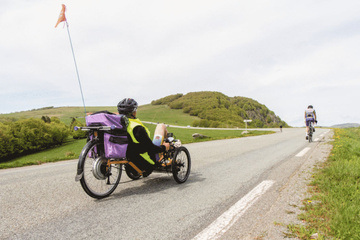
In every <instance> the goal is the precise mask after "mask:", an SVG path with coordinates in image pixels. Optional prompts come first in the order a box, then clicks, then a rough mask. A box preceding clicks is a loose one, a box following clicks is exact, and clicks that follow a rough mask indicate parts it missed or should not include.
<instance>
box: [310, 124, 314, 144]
mask: <svg viewBox="0 0 360 240" xmlns="http://www.w3.org/2000/svg"><path fill="white" fill-rule="evenodd" d="M312 128H313V127H312V124H311V123H310V124H309V143H311V142H312V134H313V131H312Z"/></svg>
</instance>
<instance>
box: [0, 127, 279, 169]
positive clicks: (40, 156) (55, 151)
mask: <svg viewBox="0 0 360 240" xmlns="http://www.w3.org/2000/svg"><path fill="white" fill-rule="evenodd" d="M145 125H146V126H147V127H148V128H149V130H150V132H151V133H153V132H154V131H155V127H156V125H153V124H145ZM168 131H169V132H172V133H174V135H175V136H176V138H177V139H180V140H181V142H182V143H183V144H186V143H194V142H203V141H212V140H219V139H229V138H239V137H245V136H257V135H264V134H271V133H274V132H272V131H249V133H248V134H245V135H243V134H242V130H208V129H199V130H197V129H187V128H173V127H170V128H168ZM194 133H200V134H202V135H206V136H208V138H203V139H193V137H192V134H194ZM85 144H86V139H82V140H73V139H69V141H68V142H66V143H64V144H63V145H61V146H60V147H56V148H52V149H47V150H44V151H41V152H38V153H33V154H29V155H26V156H22V157H18V158H15V159H13V160H11V161H8V162H4V163H0V169H4V168H14V167H22V166H28V165H36V164H42V163H47V162H56V161H61V160H70V159H77V158H79V154H80V152H81V149H82V148H83V147H84V146H85Z"/></svg>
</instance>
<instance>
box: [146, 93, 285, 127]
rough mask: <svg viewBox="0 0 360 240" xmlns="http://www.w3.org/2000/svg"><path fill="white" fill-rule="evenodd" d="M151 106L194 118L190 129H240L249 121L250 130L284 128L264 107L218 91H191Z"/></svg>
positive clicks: (280, 121) (243, 98) (171, 96)
mask: <svg viewBox="0 0 360 240" xmlns="http://www.w3.org/2000/svg"><path fill="white" fill-rule="evenodd" d="M151 104H152V105H160V106H169V108H170V109H179V110H182V111H183V112H184V113H186V114H188V115H190V116H196V117H198V118H200V120H198V119H197V120H195V121H194V122H193V123H192V126H201V127H244V125H245V124H244V120H245V119H251V120H252V122H251V123H250V124H249V126H250V127H260V128H261V127H279V126H280V125H282V126H283V127H288V125H287V123H286V122H284V121H282V120H281V118H280V117H278V116H276V115H275V113H274V112H273V111H270V110H269V109H268V108H267V107H266V106H265V105H263V104H260V103H259V102H257V101H255V100H253V99H251V98H245V97H228V96H226V95H224V94H222V93H219V92H191V93H188V94H186V95H183V94H175V95H170V96H167V97H164V98H161V99H158V100H155V101H152V102H151Z"/></svg>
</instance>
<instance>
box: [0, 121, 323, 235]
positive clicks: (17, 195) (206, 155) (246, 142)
mask: <svg viewBox="0 0 360 240" xmlns="http://www.w3.org/2000/svg"><path fill="white" fill-rule="evenodd" d="M328 132H329V130H327V129H320V128H319V129H317V131H316V133H315V142H313V143H311V144H309V143H308V142H307V141H305V137H304V135H305V134H304V129H296V128H295V129H284V130H283V133H276V134H271V135H264V136H256V137H247V138H239V139H229V140H219V141H212V142H203V143H196V144H188V145H186V147H187V148H188V149H189V151H190V154H191V157H192V172H191V175H190V178H189V179H188V181H187V182H186V183H184V184H180V185H179V184H177V183H176V182H175V181H174V179H173V178H172V176H170V175H167V174H164V173H154V174H152V175H150V176H149V177H148V178H145V179H141V180H138V181H131V180H130V179H128V178H127V177H126V174H123V177H122V179H121V184H120V185H119V186H118V188H117V189H116V190H115V192H114V193H113V194H112V195H111V196H110V197H108V198H106V199H103V200H95V199H92V198H90V197H88V196H87V195H86V194H85V192H84V191H83V190H82V188H81V186H80V184H79V183H78V182H75V181H74V177H75V173H76V164H77V161H65V162H58V163H51V164H44V165H41V166H31V167H23V168H17V169H9V170H1V171H0V183H1V185H0V192H1V195H0V207H1V215H0V234H1V235H0V239H106V238H110V239H127V240H128V239H193V238H194V237H196V236H199V235H198V234H199V233H201V232H202V231H203V230H204V229H206V228H207V227H208V226H209V225H210V224H211V223H212V222H214V221H215V220H216V219H218V218H219V216H221V215H222V214H223V213H224V212H226V211H227V210H228V209H229V208H230V207H231V206H233V205H234V204H236V203H237V202H239V201H240V200H241V199H244V197H246V196H247V194H248V193H249V192H250V191H251V190H253V189H254V188H256V186H258V185H259V184H261V183H262V182H264V181H269V180H270V181H272V183H273V184H272V185H271V187H270V188H269V189H268V190H267V191H266V192H265V193H264V195H261V196H259V199H258V200H257V201H256V202H255V203H254V204H253V205H252V206H250V207H249V208H248V209H247V210H246V212H245V213H243V215H242V216H241V217H240V218H239V219H238V220H237V221H236V223H235V224H234V225H233V227H232V228H230V229H229V231H228V232H226V233H225V234H224V235H223V236H222V238H223V239H227V238H228V239H234V238H238V239H241V238H242V237H243V236H247V235H248V234H249V232H250V231H252V229H253V226H254V225H256V224H257V223H258V222H259V221H260V220H261V215H262V214H263V213H264V212H268V211H269V210H270V209H271V206H272V205H273V204H274V203H275V202H276V200H277V198H278V195H279V190H280V189H282V188H283V187H284V185H285V184H286V183H287V182H288V180H289V179H290V177H291V176H292V175H293V174H294V173H295V172H296V171H297V170H299V168H300V167H301V166H302V164H303V163H304V162H305V160H306V159H308V156H309V154H312V153H313V152H314V151H316V149H317V148H316V146H317V145H318V144H319V143H321V141H322V139H323V137H324V134H327V133H328ZM306 147H310V149H309V151H308V152H307V153H305V155H304V156H301V157H296V155H297V154H298V153H299V152H301V151H302V150H303V149H304V148H306Z"/></svg>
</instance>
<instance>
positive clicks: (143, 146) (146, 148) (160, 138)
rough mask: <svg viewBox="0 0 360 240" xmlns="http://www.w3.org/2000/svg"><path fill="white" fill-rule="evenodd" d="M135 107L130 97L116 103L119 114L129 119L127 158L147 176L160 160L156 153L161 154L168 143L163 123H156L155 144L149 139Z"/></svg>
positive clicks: (128, 166) (135, 103)
mask: <svg viewBox="0 0 360 240" xmlns="http://www.w3.org/2000/svg"><path fill="white" fill-rule="evenodd" d="M137 108H138V103H137V102H136V101H135V100H134V99H132V98H124V99H123V100H121V101H120V102H119V103H118V105H117V109H118V112H119V114H123V115H125V116H126V117H127V118H128V120H129V124H128V126H127V134H128V139H129V145H128V149H127V154H126V155H127V158H128V159H130V160H131V162H133V163H134V164H135V165H136V166H137V167H138V168H139V169H140V170H142V171H143V177H147V176H149V175H150V174H151V173H152V171H153V170H154V168H155V167H156V164H159V162H160V161H159V160H161V159H159V157H157V156H156V155H158V156H159V155H163V154H161V153H163V152H165V151H167V150H169V148H170V144H169V143H166V142H164V139H165V138H166V137H167V133H168V131H167V129H166V126H165V125H164V124H158V125H157V127H156V129H155V133H154V142H156V143H157V145H155V144H154V143H153V142H152V141H151V139H150V131H149V130H148V129H147V127H145V126H144V124H143V123H142V122H141V121H140V119H138V118H136V113H137ZM159 153H160V154H159ZM126 167H127V171H130V172H133V174H134V175H137V174H138V172H137V171H136V170H135V169H133V168H132V167H131V166H130V165H127V166H126Z"/></svg>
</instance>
